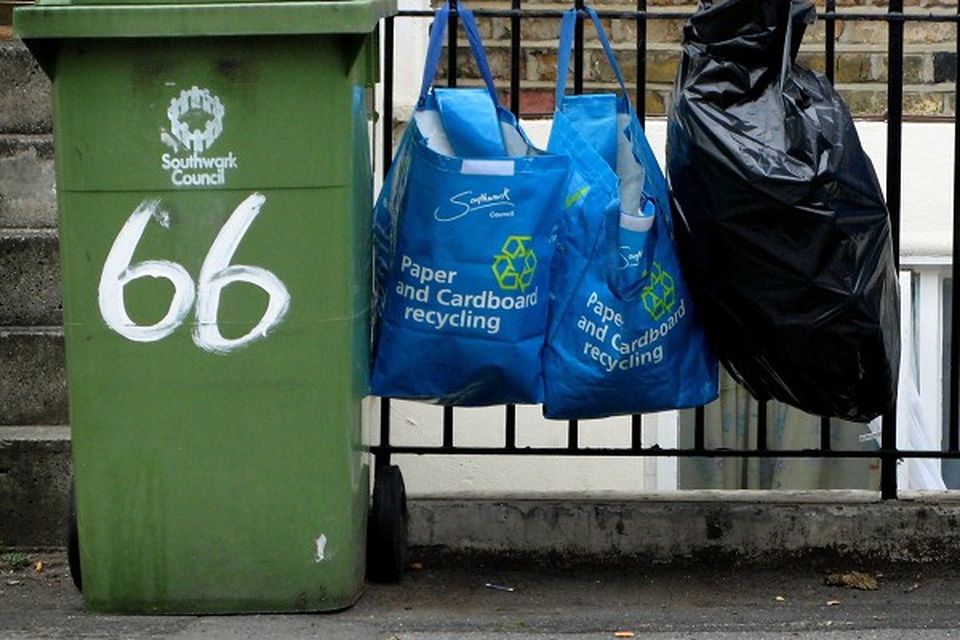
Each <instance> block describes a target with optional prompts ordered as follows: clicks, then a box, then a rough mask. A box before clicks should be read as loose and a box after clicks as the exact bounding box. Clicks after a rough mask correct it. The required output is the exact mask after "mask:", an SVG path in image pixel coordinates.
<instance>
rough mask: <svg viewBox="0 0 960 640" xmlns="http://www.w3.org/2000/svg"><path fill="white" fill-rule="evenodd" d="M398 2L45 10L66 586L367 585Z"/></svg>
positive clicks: (23, 24) (275, 588)
mask: <svg viewBox="0 0 960 640" xmlns="http://www.w3.org/2000/svg"><path fill="white" fill-rule="evenodd" d="M394 10H395V0H330V1H319V2H316V1H312V0H304V1H286V2H236V1H233V2H231V1H230V0H223V1H221V2H220V3H217V4H213V3H202V2H192V3H170V2H154V3H150V2H149V1H148V2H146V3H140V4H129V3H120V2H110V1H109V0H107V1H101V2H98V3H92V2H90V1H89V0H40V1H39V3H38V4H37V5H35V6H31V7H25V8H21V9H18V10H17V11H16V12H15V14H14V28H15V31H16V33H17V35H19V36H20V37H21V38H22V39H23V40H24V41H25V42H26V44H27V46H28V47H29V48H30V49H31V50H32V52H33V53H34V55H35V56H36V57H37V59H38V60H39V61H40V63H41V65H42V66H43V68H44V70H45V71H46V72H47V74H48V75H49V76H50V77H51V78H52V80H53V101H54V133H55V146H56V172H57V200H58V207H59V227H60V243H61V244H60V252H61V263H62V273H63V299H64V324H65V340H66V352H67V379H68V389H69V401H70V420H71V426H72V439H73V460H74V486H75V492H76V494H75V504H76V519H77V520H76V521H77V527H78V528H77V531H78V534H79V563H80V566H81V567H82V581H83V585H82V590H83V595H84V599H85V601H86V603H87V605H88V606H89V607H90V608H91V609H94V610H98V611H108V612H136V613H153V612H157V613H243V612H269V611H321V610H335V609H340V608H344V607H347V606H350V605H351V604H352V603H353V602H355V601H356V599H357V598H358V597H359V596H360V594H361V593H362V590H363V585H364V564H365V560H364V558H365V553H364V552H365V536H366V522H367V511H368V504H369V470H368V464H367V462H366V455H365V453H364V452H363V443H362V442H361V401H362V399H363V397H364V396H365V395H366V393H367V366H368V346H369V314H368V310H369V286H368V283H369V278H370V274H369V270H370V247H369V224H370V221H369V212H370V208H371V186H372V185H371V173H370V161H369V146H368V144H369V143H368V126H369V120H368V113H369V110H368V102H369V101H368V99H367V95H368V93H369V92H368V88H369V87H371V86H372V85H373V83H374V82H375V81H376V77H377V73H378V66H377V54H378V46H377V41H378V35H377V34H378V31H377V24H378V21H379V19H380V18H381V17H383V16H385V15H388V14H390V13H392V12H393V11H394Z"/></svg>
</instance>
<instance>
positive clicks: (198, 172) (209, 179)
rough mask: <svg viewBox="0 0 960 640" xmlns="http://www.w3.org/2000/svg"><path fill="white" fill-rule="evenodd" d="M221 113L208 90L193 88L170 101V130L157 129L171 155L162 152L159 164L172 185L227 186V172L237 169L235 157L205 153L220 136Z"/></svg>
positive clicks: (220, 103)
mask: <svg viewBox="0 0 960 640" xmlns="http://www.w3.org/2000/svg"><path fill="white" fill-rule="evenodd" d="M225 114H226V109H225V108H224V106H223V103H222V102H221V101H220V98H218V97H217V96H215V95H214V94H212V93H210V90H209V89H201V88H200V87H197V86H193V87H191V88H189V89H184V90H182V91H181V92H180V95H178V96H176V97H174V98H173V99H171V100H170V105H169V106H168V107H167V119H168V120H169V121H170V130H169V131H167V130H166V128H163V129H161V130H160V141H161V142H163V144H165V145H166V146H167V147H169V148H170V150H171V151H172V153H164V154H163V155H162V156H161V157H160V165H161V166H162V167H163V170H164V171H166V172H167V173H168V174H170V181H171V182H172V183H173V184H174V186H177V187H220V186H223V185H225V184H226V183H227V172H228V171H229V170H230V169H236V168H237V157H236V156H235V155H234V154H233V152H232V151H230V152H228V153H227V155H220V156H214V155H210V154H208V151H209V150H210V148H211V147H213V146H214V144H215V143H216V141H217V138H219V137H220V134H221V133H223V118H224V115H225Z"/></svg>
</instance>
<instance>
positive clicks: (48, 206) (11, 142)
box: [0, 98, 57, 229]
mask: <svg viewBox="0 0 960 640" xmlns="http://www.w3.org/2000/svg"><path fill="white" fill-rule="evenodd" d="M0 99H2V98H0ZM56 226H57V202H56V196H55V194H54V168H53V136H52V135H50V134H36V135H23V134H14V135H3V134H0V228H18V229H19V228H30V229H39V228H54V227H56Z"/></svg>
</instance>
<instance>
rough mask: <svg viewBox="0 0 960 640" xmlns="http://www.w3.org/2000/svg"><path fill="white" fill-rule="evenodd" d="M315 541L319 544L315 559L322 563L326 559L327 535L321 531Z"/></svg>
mask: <svg viewBox="0 0 960 640" xmlns="http://www.w3.org/2000/svg"><path fill="white" fill-rule="evenodd" d="M315 542H316V545H317V554H316V555H315V556H314V558H313V561H314V562H317V563H320V562H323V561H324V560H325V559H326V551H327V536H326V535H324V534H322V533H321V534H320V537H319V538H317V539H316V541H315Z"/></svg>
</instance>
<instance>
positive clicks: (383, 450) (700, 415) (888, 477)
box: [370, 0, 960, 499]
mask: <svg viewBox="0 0 960 640" xmlns="http://www.w3.org/2000/svg"><path fill="white" fill-rule="evenodd" d="M451 4H452V5H453V10H452V12H451V15H450V24H449V26H448V45H447V50H448V55H447V67H446V78H447V82H448V85H449V86H456V83H457V48H458V47H457V43H458V38H459V36H458V18H457V11H456V0H451ZM836 5H837V3H836V0H825V5H824V10H823V11H821V12H820V13H819V15H818V19H819V20H821V21H823V23H824V32H825V42H824V56H825V70H826V76H827V77H828V78H829V79H830V81H831V82H832V81H834V70H835V67H836V59H837V53H836V39H837V22H838V21H872V22H884V23H886V24H887V28H888V37H887V56H888V74H887V83H886V88H887V107H886V108H887V115H886V124H887V165H886V176H885V180H886V197H887V205H888V207H889V210H890V221H891V228H892V236H893V247H894V255H895V256H899V248H900V218H901V216H900V213H901V173H902V169H903V158H902V142H903V120H904V111H903V100H904V82H903V78H904V26H905V24H906V23H908V22H917V23H921V22H923V23H953V24H957V25H958V28H960V5H958V7H957V12H956V14H934V13H919V12H917V13H904V3H903V0H888V6H887V10H886V11H885V12H882V13H881V12H873V13H858V12H843V11H838V10H837V6H836ZM574 6H575V7H577V8H581V9H582V8H583V0H575V2H574ZM598 13H599V15H600V17H601V18H611V19H620V20H632V21H635V22H636V59H637V65H636V68H637V71H636V95H637V100H636V101H635V108H636V111H637V115H638V116H639V118H640V122H641V123H643V122H644V120H645V117H646V108H645V100H644V96H645V92H646V68H645V67H646V65H645V61H646V54H647V48H648V43H647V23H648V22H649V21H654V20H677V19H685V18H688V17H689V16H690V13H689V12H680V11H656V12H651V11H648V9H647V0H636V10H635V11H621V10H618V11H604V10H598ZM474 14H475V15H476V16H477V17H478V18H484V17H488V18H509V20H510V27H511V28H510V64H509V73H510V78H509V87H510V93H509V103H510V104H509V107H510V109H511V111H513V113H514V114H516V115H517V116H519V115H520V94H521V86H520V60H521V47H522V42H521V38H520V21H521V19H556V20H559V19H560V17H561V16H562V14H563V10H559V9H524V8H522V6H521V0H511V2H510V8H509V9H507V8H503V9H489V8H485V9H475V10H474ZM431 16H433V11H428V10H417V11H413V10H410V11H400V12H399V13H398V14H397V15H396V17H392V18H389V19H387V20H385V24H384V69H383V86H384V102H383V105H384V107H383V108H384V114H383V116H384V117H382V118H381V123H382V126H383V148H382V153H383V156H382V158H383V167H384V170H386V169H388V168H389V166H390V162H391V160H392V154H393V147H394V127H393V125H394V105H393V91H394V64H395V59H396V58H395V46H396V44H397V43H396V42H395V38H394V35H395V34H394V26H395V22H396V20H405V19H409V18H418V17H419V18H423V17H431ZM956 54H957V58H958V60H960V37H958V38H957V43H956ZM573 55H574V64H573V74H574V83H573V90H574V92H575V93H582V92H583V84H584V32H583V21H582V20H579V21H578V23H577V29H576V31H575V40H574V54H573ZM958 75H960V73H958ZM958 79H960V78H956V77H955V78H954V81H955V85H954V96H955V103H954V104H955V105H960V91H958V87H960V82H957V80H958ZM956 108H957V107H955V109H956ZM953 121H954V131H955V136H954V165H953V166H954V171H953V221H954V224H953V245H952V246H953V251H956V250H957V247H960V118H957V117H956V115H954V117H953ZM897 264H898V266H899V259H898V261H897ZM951 274H952V278H953V282H954V283H957V282H960V261H957V260H953V261H952V267H951ZM954 290H956V285H954ZM950 305H951V309H952V315H951V317H952V325H951V326H950V327H945V328H944V332H945V334H948V335H950V336H951V339H950V354H949V372H948V375H949V390H950V391H949V393H948V394H947V397H945V398H944V399H943V400H944V402H945V403H948V409H949V411H948V413H949V424H948V434H949V435H948V444H947V446H946V447H945V449H942V450H925V451H920V450H902V449H898V448H897V424H896V412H895V411H891V412H889V413H888V414H886V415H884V416H883V426H882V431H881V436H880V447H879V448H878V449H875V450H838V449H834V448H832V446H831V433H832V426H831V421H830V419H829V418H821V420H820V434H819V435H820V438H819V440H820V442H819V447H818V448H815V449H771V448H769V446H768V434H767V403H766V402H765V401H759V402H758V405H759V406H758V412H757V423H756V434H757V438H756V446H755V447H754V448H741V449H728V448H708V447H707V446H706V444H705V430H706V424H705V422H706V420H705V412H704V409H703V407H699V408H697V409H696V412H695V419H694V432H693V446H692V447H689V448H683V447H677V448H664V447H660V446H652V447H644V446H643V444H642V440H643V422H642V418H641V416H639V415H635V416H633V417H632V420H631V440H630V445H629V446H627V447H603V448H598V447H582V446H581V445H580V441H579V435H580V426H579V423H578V422H577V421H576V420H571V421H569V422H568V423H567V446H566V447H519V446H518V445H517V413H516V407H513V406H506V407H505V408H504V433H505V440H504V445H503V446H498V447H494V446H489V447H477V446H457V445H456V444H455V443H454V421H455V410H454V409H453V408H452V407H444V409H443V428H442V434H443V435H442V441H441V443H440V444H438V445H433V446H407V445H403V446H400V445H394V444H392V443H391V424H390V400H389V399H386V398H385V399H383V400H382V402H381V405H380V406H381V408H380V411H381V414H380V439H379V443H378V444H376V445H374V446H371V448H370V449H371V452H372V453H373V454H374V455H375V464H376V465H377V466H378V467H380V466H385V465H388V464H390V460H391V456H392V455H408V454H416V455H424V454H440V455H515V456H516V455H533V456H584V457H597V456H601V457H602V456H609V457H619V456H647V457H678V458H681V457H709V458H714V457H729V458H755V457H756V458H851V459H853V458H858V459H863V458H869V459H878V460H879V461H880V467H881V469H880V493H881V496H882V498H884V499H895V498H896V497H897V463H898V461H899V460H901V459H906V458H939V459H960V394H958V393H957V385H958V381H960V334H958V331H957V326H958V323H960V295H953V296H952V298H951V300H950Z"/></svg>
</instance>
